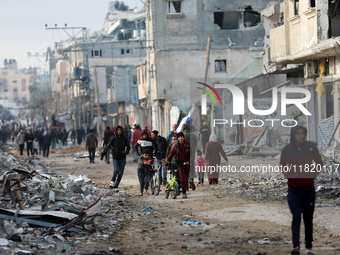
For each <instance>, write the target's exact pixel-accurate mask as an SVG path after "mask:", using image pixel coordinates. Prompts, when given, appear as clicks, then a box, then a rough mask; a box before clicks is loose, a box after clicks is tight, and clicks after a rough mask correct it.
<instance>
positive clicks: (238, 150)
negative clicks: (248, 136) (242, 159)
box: [223, 144, 245, 156]
mask: <svg viewBox="0 0 340 255" xmlns="http://www.w3.org/2000/svg"><path fill="white" fill-rule="evenodd" d="M244 149H245V145H244V144H241V145H240V144H238V145H233V146H227V147H225V148H224V149H223V150H224V152H225V153H226V154H227V155H228V156H235V155H243V154H244Z"/></svg>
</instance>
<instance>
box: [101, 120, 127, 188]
mask: <svg viewBox="0 0 340 255" xmlns="http://www.w3.org/2000/svg"><path fill="white" fill-rule="evenodd" d="M111 146H112V161H113V176H112V179H111V183H110V188H114V189H115V191H116V192H119V190H118V186H119V183H120V181H121V179H122V177H123V173H124V168H125V164H126V155H127V154H129V151H130V143H129V141H128V139H127V138H126V137H125V136H124V132H123V127H122V126H117V128H116V133H115V135H114V136H112V138H111V139H110V141H109V142H108V143H107V144H106V146H105V149H104V151H103V152H102V154H101V156H100V160H103V158H104V155H106V153H107V151H108V150H109V148H110V147H111Z"/></svg>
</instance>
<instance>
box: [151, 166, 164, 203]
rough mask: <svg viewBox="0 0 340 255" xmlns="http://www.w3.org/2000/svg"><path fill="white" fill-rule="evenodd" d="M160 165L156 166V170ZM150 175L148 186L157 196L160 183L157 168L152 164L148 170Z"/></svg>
mask: <svg viewBox="0 0 340 255" xmlns="http://www.w3.org/2000/svg"><path fill="white" fill-rule="evenodd" d="M160 167H162V165H160V166H159V167H158V171H159V169H160ZM150 175H151V176H150V180H149V182H150V187H151V194H152V195H155V196H158V194H159V191H160V190H161V184H160V182H159V179H158V173H157V170H156V169H155V168H154V165H152V169H151V170H150Z"/></svg>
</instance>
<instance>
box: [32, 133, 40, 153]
mask: <svg viewBox="0 0 340 255" xmlns="http://www.w3.org/2000/svg"><path fill="white" fill-rule="evenodd" d="M38 150H39V141H38V138H37V137H36V138H34V140H33V153H32V155H38Z"/></svg>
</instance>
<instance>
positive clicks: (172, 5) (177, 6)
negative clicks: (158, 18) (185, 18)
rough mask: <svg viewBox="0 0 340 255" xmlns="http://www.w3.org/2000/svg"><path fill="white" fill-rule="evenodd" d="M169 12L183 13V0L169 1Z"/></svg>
mask: <svg viewBox="0 0 340 255" xmlns="http://www.w3.org/2000/svg"><path fill="white" fill-rule="evenodd" d="M167 11H168V14H182V1H180V0H177V1H176V0H174V1H167Z"/></svg>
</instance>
